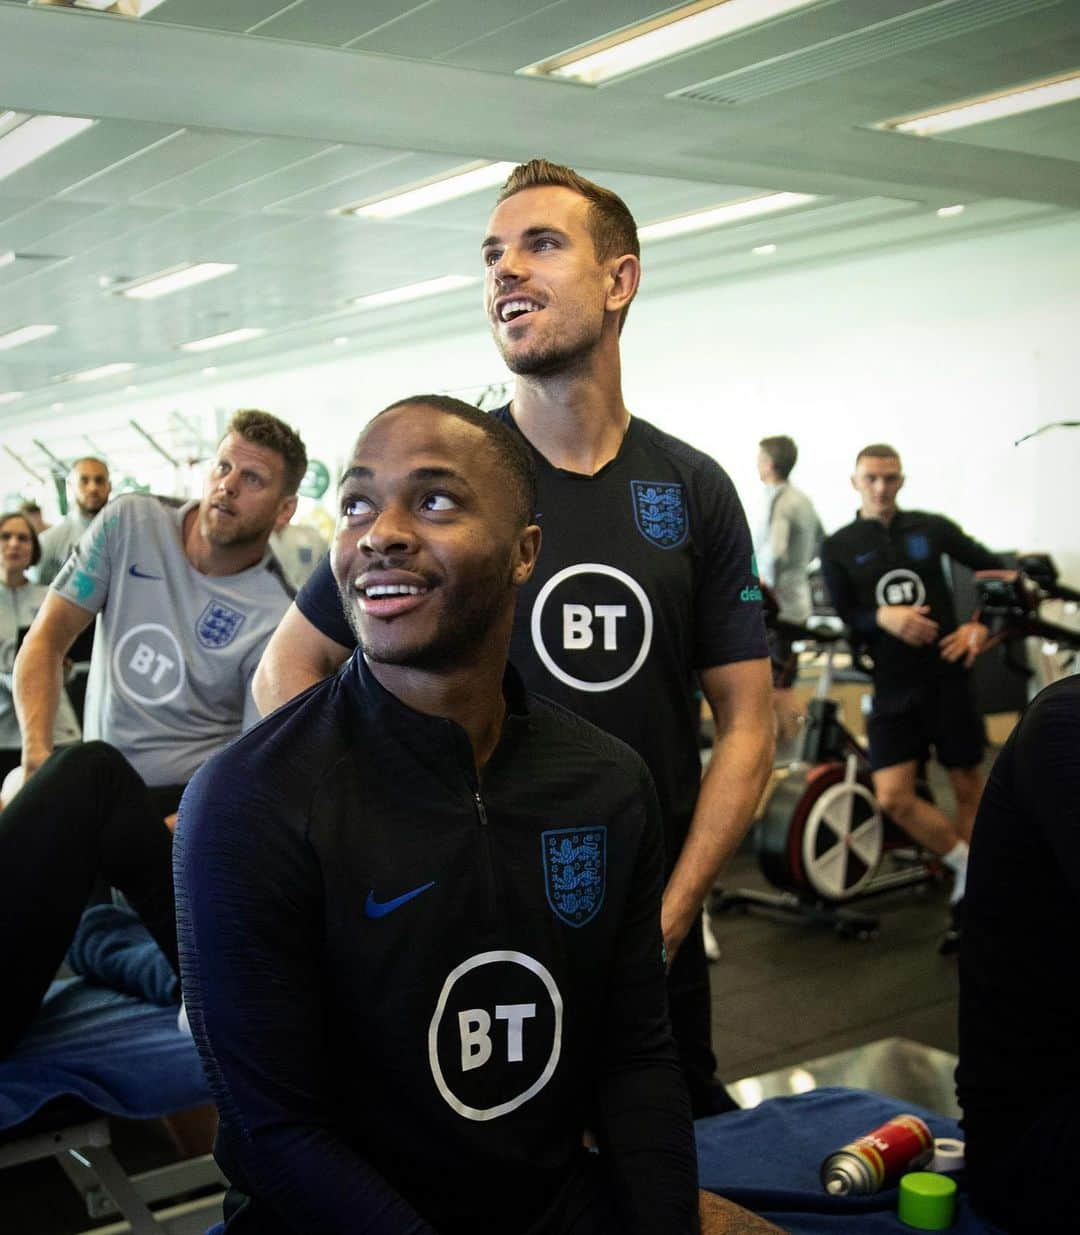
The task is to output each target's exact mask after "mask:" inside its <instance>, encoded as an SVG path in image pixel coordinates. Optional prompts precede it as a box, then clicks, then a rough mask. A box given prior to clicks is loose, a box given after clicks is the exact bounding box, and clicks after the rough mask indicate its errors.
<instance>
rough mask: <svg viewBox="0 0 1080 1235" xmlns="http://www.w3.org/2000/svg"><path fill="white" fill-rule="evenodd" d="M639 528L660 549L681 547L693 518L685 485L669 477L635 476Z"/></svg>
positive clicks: (632, 486)
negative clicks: (687, 507) (690, 514)
mask: <svg viewBox="0 0 1080 1235" xmlns="http://www.w3.org/2000/svg"><path fill="white" fill-rule="evenodd" d="M630 490H631V492H632V494H633V498H634V522H635V523H636V524H637V530H638V531H639V532H640V533H641V534H642V536H644V537H645V539H646V540H647V541H648V542H649V544H651V545H655V546H656V547H657V548H658V549H677V548H678V547H679V546H680V545H681V544H682V543H683V541H684V540H685V539H686V534H687V532H688V531H689V527H690V519H689V517H688V515H687V513H686V493H685V491H684V489H683V487H682V485H680V484H677V483H668V482H666V481H649V480H632V481H631V482H630Z"/></svg>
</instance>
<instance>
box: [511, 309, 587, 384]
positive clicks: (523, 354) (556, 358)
mask: <svg viewBox="0 0 1080 1235" xmlns="http://www.w3.org/2000/svg"><path fill="white" fill-rule="evenodd" d="M544 311H545V312H546V310H544ZM599 342H600V331H599V329H598V330H597V331H596V332H595V333H594V334H589V333H587V332H586V331H585V330H584V329H582V330H581V331H580V333H579V334H578V336H577V337H576V338H572V339H562V338H560V339H559V340H558V341H557V342H553V343H549V344H548V345H547V346H544V344H542V343H541V344H538V345H537V346H536V347H535V348H533V349H529V350H523V351H516V352H515V351H513V350H512V349H511V348H510V347H509V346H508V345H506V344H505V343H504V342H503V340H502V338H500V336H499V335H498V333H496V334H495V346H496V347H497V348H498V349H499V354H500V355H501V356H502V358H503V363H504V364H505V365H506V367H507V368H508V369H509V370H510V372H511V373H513V374H514V375H515V376H516V377H556V376H559V375H565V374H567V373H569V372H571V371H572V370H574V369H577V368H579V367H584V365H585V362H586V360H587V358H588V357H589V356H590V355H591V354H592V352H593V350H594V349H595V347H596V346H597V344H598V343H599Z"/></svg>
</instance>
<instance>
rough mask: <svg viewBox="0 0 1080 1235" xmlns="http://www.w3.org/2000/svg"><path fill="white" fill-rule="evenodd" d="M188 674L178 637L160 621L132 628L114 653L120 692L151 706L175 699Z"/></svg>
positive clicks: (114, 664) (114, 665) (114, 668)
mask: <svg viewBox="0 0 1080 1235" xmlns="http://www.w3.org/2000/svg"><path fill="white" fill-rule="evenodd" d="M185 673H186V670H185V666H184V654H183V652H182V651H181V650H180V644H179V642H178V641H177V638H176V636H175V635H174V634H173V633H172V631H171V630H169V628H168V627H167V626H162V625H161V624H160V623H158V622H144V623H143V624H142V625H140V626H133V627H132V628H131V629H130V630H129V631H128V632H127V633H126V634H125V635H124V636H123V638H122V639H120V641H119V642H118V643H117V645H116V650H115V652H114V653H113V676H114V678H115V680H116V682H117V684H118V685H119V687H120V689H121V691H122V692H123V693H124V694H126V695H128V696H129V697H130V698H132V699H134V700H135V701H136V702H137V703H143V704H146V705H147V706H149V707H160V706H161V705H162V704H163V703H168V702H169V701H170V700H172V699H175V698H176V696H177V695H178V694H179V693H180V691H181V690H182V689H183V685H184V679H185Z"/></svg>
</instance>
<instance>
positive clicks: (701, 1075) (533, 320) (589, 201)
mask: <svg viewBox="0 0 1080 1235" xmlns="http://www.w3.org/2000/svg"><path fill="white" fill-rule="evenodd" d="M638 253H639V246H638V238H637V226H636V224H635V222H634V218H633V215H632V214H631V213H630V211H629V210H628V209H627V207H626V204H625V203H624V202H623V201H622V200H621V199H620V198H619V197H618V196H616V194H614V193H613V192H611V190H610V189H606V188H603V187H602V186H600V185H597V184H593V183H592V182H591V181H589V180H586V179H585V178H584V177H582V176H579V175H578V174H577V173H576V172H574V171H572V170H571V169H570V168H567V167H562V166H560V165H558V164H554V163H549V162H547V161H546V160H543V159H534V160H532V161H531V162H529V163H525V164H522V165H521V166H519V167H518V168H516V169H515V170H514V171H513V172H512V173H511V175H510V177H509V179H508V180H507V182H506V184H505V185H504V187H503V190H502V193H501V195H500V199H499V202H498V205H497V206H496V208H495V211H494V213H493V214H492V216H491V218H490V220H489V222H488V227H487V236H486V238H485V239H484V240H483V242H482V244H481V246H480V255H479V256H480V262H481V264H482V267H483V269H484V271H485V272H486V284H485V292H484V307H485V311H486V313H487V318H488V324H489V326H490V328H491V331H492V334H493V336H494V339H495V344H496V347H497V348H498V350H499V352H500V354H501V355H502V357H503V360H504V362H505V363H506V365H507V366H508V367H509V368H510V370H511V371H512V372H513V373H514V374H515V375H516V378H517V380H516V383H515V388H514V398H513V402H512V403H511V404H509V405H508V406H506V407H503V408H501V409H499V410H498V411H496V412H493V413H492V415H493V416H495V418H496V419H497V420H499V421H501V422H502V423H503V424H505V425H506V426H507V427H508V428H509V429H510V430H511V431H512V432H513V433H515V434H518V435H519V436H520V438H521V440H522V441H523V442H524V443H525V445H526V447H527V449H528V450H529V451H530V452H531V453H532V455H533V458H534V461H535V464H536V467H537V472H538V475H539V492H540V499H539V512H540V513H539V516H538V517H539V521H540V525H541V527H542V528H543V531H544V553H543V555H542V557H541V560H540V563H539V566H538V568H537V570H536V571H535V572H534V574H533V575H532V577H531V578H530V580H529V581H528V582H527V583H526V584H525V585H524V586H523V587H522V588H521V590H520V593H519V597H518V604H517V616H516V619H515V624H514V631H513V638H512V644H511V653H510V655H511V660H512V661H513V663H514V666H515V667H516V668H517V669H518V670H519V672H521V673H522V675H523V677H524V679H525V683H526V685H527V686H528V687H529V688H530V689H531V690H534V691H536V693H537V694H542V695H544V696H546V697H548V698H552V699H554V700H556V701H557V702H559V703H561V704H563V705H564V706H565V707H567V708H569V709H570V710H571V711H574V712H577V713H578V714H579V715H581V716H583V717H585V719H586V720H590V721H592V722H593V723H594V724H596V725H598V726H599V727H600V728H601V729H604V730H606V731H607V732H608V733H611V734H614V735H615V736H616V737H618V738H621V739H622V740H623V741H625V742H626V743H627V745H629V746H630V747H631V748H632V749H634V750H635V751H637V753H638V754H639V755H640V756H641V757H642V758H643V759H644V760H645V764H646V766H647V767H648V768H649V771H650V772H651V773H652V776H653V780H654V781H655V783H656V786H657V790H658V793H659V796H660V805H661V811H662V815H663V819H664V828H665V842H666V846H665V847H666V853H667V862H668V868H667V872H666V874H667V884H666V887H665V890H664V898H663V926H664V940H665V945H666V947H667V953H668V958H669V962H670V970H669V975H668V996H669V1000H670V1004H671V1017H672V1026H673V1029H674V1033H675V1041H676V1043H677V1045H678V1048H679V1054H680V1059H681V1062H682V1066H683V1073H684V1075H685V1076H686V1078H687V1084H688V1086H689V1089H690V1097H691V1104H692V1108H693V1111H694V1115H695V1117H698V1116H702V1115H706V1114H712V1113H715V1112H716V1111H718V1110H730V1109H732V1108H733V1107H734V1105H735V1104H734V1103H733V1102H732V1100H731V1098H730V1097H729V1096H728V1095H727V1093H726V1091H725V1090H724V1088H723V1086H722V1085H720V1084H719V1082H717V1081H716V1079H715V1071H716V1058H715V1056H714V1055H713V1052H712V1040H711V1015H712V1002H711V995H710V989H709V974H708V967H707V964H706V959H705V950H704V943H703V939H702V930H701V918H702V912H701V911H702V905H703V903H704V900H705V897H706V896H707V895H708V894H709V892H710V891H711V890H712V887H713V885H714V883H715V880H716V878H717V875H718V872H719V871H720V870H721V868H722V867H723V866H724V864H725V863H726V862H727V861H728V859H729V858H730V857H731V855H732V854H733V853H734V852H735V851H736V849H737V848H738V846H739V843H740V842H741V840H742V838H743V836H744V835H745V833H746V830H747V828H748V827H749V826H750V822H751V820H752V818H753V814H754V810H755V808H756V806H757V803H758V800H759V798H760V795H761V790H762V788H763V786H764V784H765V781H766V780H767V778H768V775H769V771H770V769H771V766H772V756H773V733H772V730H773V722H772V711H771V706H770V682H769V662H768V659H767V655H766V652H767V649H766V646H765V632H764V625H763V622H762V616H761V601H760V598H761V593H760V589H759V588H758V581H757V578H756V576H755V574H754V572H753V569H752V564H751V558H752V547H751V543H750V534H749V529H748V528H747V524H746V517H745V515H744V514H743V510H742V506H741V505H740V503H739V499H738V496H737V494H736V493H735V489H734V486H733V485H732V483H731V480H730V478H729V477H728V476H727V474H726V473H725V472H724V470H723V469H722V468H721V467H720V466H719V465H718V464H717V463H716V461H715V460H713V459H711V458H709V457H708V456H707V455H705V454H703V453H702V452H701V451H699V450H695V449H694V448H693V447H692V446H689V445H687V443H685V442H682V441H679V440H678V439H677V438H674V437H672V436H671V435H670V434H667V433H664V432H663V431H662V430H660V429H658V428H656V427H655V426H654V425H651V424H649V423H648V422H647V421H645V420H642V419H640V418H639V417H637V416H632V415H631V414H630V412H629V411H628V409H627V407H626V403H625V402H624V399H623V391H622V377H621V356H620V349H619V336H620V331H621V329H622V325H623V322H624V321H625V318H626V314H627V312H628V310H629V307H630V302H631V301H632V300H633V298H634V296H635V294H636V292H637V289H638V282H639V278H640V273H641V262H640V259H639V256H638ZM354 642H355V640H354V636H353V633H352V631H351V630H350V628H349V626H348V624H347V623H346V622H345V618H344V615H343V613H342V607H341V598H340V596H339V595H338V591H337V588H336V586H335V585H334V581H333V578H332V576H331V574H330V569H329V566H328V565H323V566H320V569H319V570H317V571H316V572H315V574H314V575H313V576H312V577H311V579H310V580H309V581H308V584H307V585H306V587H305V588H304V590H303V591H302V592H301V593H300V595H299V596H298V598H297V604H296V606H294V608H292V609H291V610H290V611H289V614H288V615H287V616H286V618H285V621H284V622H283V623H282V625H281V627H280V628H279V630H278V631H277V633H276V634H275V636H274V639H273V640H272V642H271V644H270V646H269V647H268V649H267V654H266V656H265V657H264V659H263V662H262V664H261V665H260V667H259V671H258V673H257V675H256V680H255V691H256V700H257V702H258V703H259V706H260V707H261V708H262V710H263V711H264V712H267V711H269V710H270V709H271V708H273V707H276V706H278V705H279V704H281V703H283V702H285V701H286V700H287V699H290V698H292V697H293V696H294V695H296V694H297V693H298V692H299V691H301V690H303V689H304V688H306V687H307V686H309V685H310V684H311V683H313V682H315V681H318V680H319V679H320V678H322V677H324V676H326V675H327V674H328V673H330V672H332V671H333V670H335V669H336V668H337V667H338V666H339V665H340V664H341V663H342V662H343V661H344V660H345V659H346V658H347V657H348V656H349V654H350V651H351V645H352V644H353V643H354ZM699 681H700V684H701V688H702V691H703V693H704V695H705V698H706V700H707V702H708V705H709V707H710V709H711V711H712V713H713V716H714V719H715V730H716V736H715V739H714V743H713V755H712V759H711V761H710V763H709V767H708V769H707V771H706V773H705V775H704V778H703V777H702V774H701V761H700V755H699V749H698V731H699V716H700V712H699V708H698V706H697V704H696V702H695V698H694V688H695V686H696V684H697V682H699Z"/></svg>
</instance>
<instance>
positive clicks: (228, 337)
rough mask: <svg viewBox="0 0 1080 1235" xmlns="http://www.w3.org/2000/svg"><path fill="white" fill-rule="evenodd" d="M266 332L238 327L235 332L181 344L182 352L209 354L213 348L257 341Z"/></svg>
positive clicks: (227, 331)
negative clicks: (250, 340) (252, 340)
mask: <svg viewBox="0 0 1080 1235" xmlns="http://www.w3.org/2000/svg"><path fill="white" fill-rule="evenodd" d="M264 334H266V331H265V330H263V329H262V328H261V327H259V326H240V327H238V328H237V329H236V330H226V331H223V332H222V333H221V334H211V335H207V336H206V338H205V339H192V340H191V341H190V342H188V343H181V344H180V350H181V351H182V352H209V351H213V349H214V348H215V347H231V346H232V345H233V344H234V343H246V342H247V341H248V339H257V338H259V336H260V335H264Z"/></svg>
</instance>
